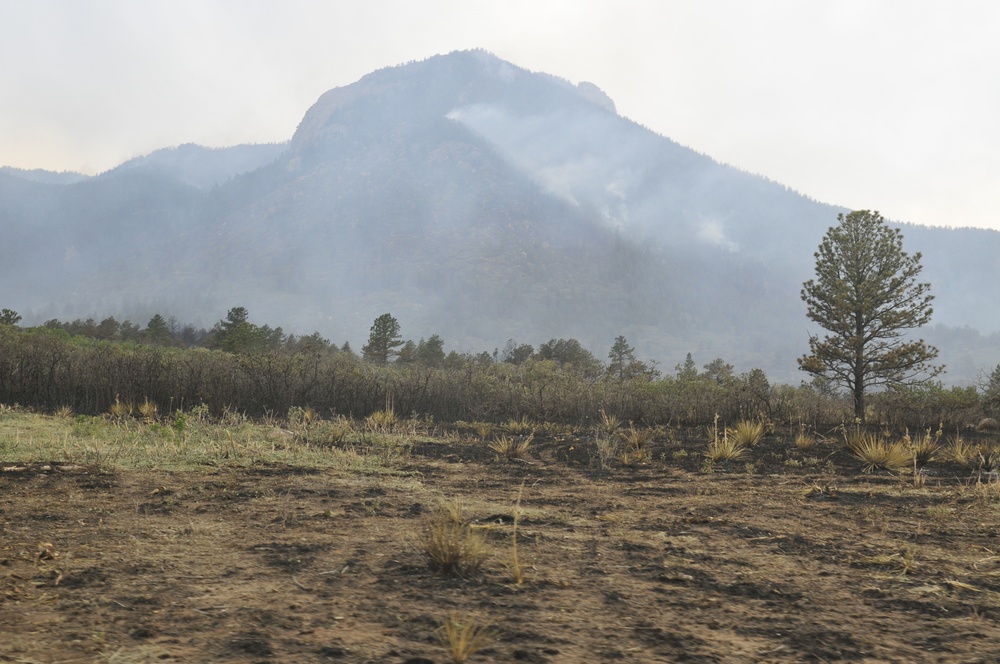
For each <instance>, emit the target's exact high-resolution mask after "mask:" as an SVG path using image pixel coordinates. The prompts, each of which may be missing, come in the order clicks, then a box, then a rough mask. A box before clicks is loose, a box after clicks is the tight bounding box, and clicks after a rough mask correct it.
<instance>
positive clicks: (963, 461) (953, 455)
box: [946, 434, 979, 468]
mask: <svg viewBox="0 0 1000 664" xmlns="http://www.w3.org/2000/svg"><path fill="white" fill-rule="evenodd" d="M978 454H979V450H978V448H977V447H976V446H975V445H973V444H971V443H969V442H968V441H967V440H965V439H964V438H962V436H961V435H959V434H956V435H955V437H954V438H952V439H951V443H950V444H949V445H948V447H947V449H946V455H947V458H949V459H951V460H952V461H954V462H955V463H957V464H959V465H961V466H965V467H966V468H971V467H972V465H973V463H974V462H975V460H976V458H977V456H978Z"/></svg>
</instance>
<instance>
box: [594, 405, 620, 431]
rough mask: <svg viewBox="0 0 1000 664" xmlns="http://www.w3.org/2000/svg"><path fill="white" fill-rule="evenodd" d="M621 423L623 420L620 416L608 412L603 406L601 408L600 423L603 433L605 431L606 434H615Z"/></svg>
mask: <svg viewBox="0 0 1000 664" xmlns="http://www.w3.org/2000/svg"><path fill="white" fill-rule="evenodd" d="M621 425H622V421H621V420H620V419H619V418H618V416H617V415H615V414H613V413H612V414H608V413H607V412H605V411H604V409H603V408H602V409H601V422H600V425H599V428H600V430H601V433H603V434H604V435H605V436H613V435H615V432H616V431H618V428H619V427H620V426H621Z"/></svg>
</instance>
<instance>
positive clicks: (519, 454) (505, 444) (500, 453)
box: [490, 434, 534, 461]
mask: <svg viewBox="0 0 1000 664" xmlns="http://www.w3.org/2000/svg"><path fill="white" fill-rule="evenodd" d="M533 439H534V434H532V435H529V436H528V437H527V438H522V439H520V440H518V439H517V438H514V437H511V436H500V437H499V438H497V439H496V440H494V441H492V442H491V443H490V449H491V450H493V451H494V452H496V455H497V458H498V459H501V460H503V461H516V460H518V459H524V458H526V457H527V456H528V450H529V449H530V448H531V441H532V440H533Z"/></svg>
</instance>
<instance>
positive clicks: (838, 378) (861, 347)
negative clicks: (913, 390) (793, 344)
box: [799, 210, 944, 422]
mask: <svg viewBox="0 0 1000 664" xmlns="http://www.w3.org/2000/svg"><path fill="white" fill-rule="evenodd" d="M837 221H839V222H840V225H838V226H834V227H832V228H830V230H828V231H827V233H826V236H825V237H824V238H823V242H822V244H820V246H819V251H817V252H816V254H815V255H816V278H815V279H810V280H809V281H807V282H805V283H804V284H803V285H802V299H803V300H804V301H805V303H806V305H807V307H808V310H807V315H808V316H809V318H811V319H812V320H813V321H814V322H816V323H818V324H819V325H820V326H821V327H822V328H823V329H825V330H826V331H827V332H829V334H827V335H826V336H825V337H822V338H820V337H819V336H814V335H810V336H809V354H808V355H804V356H802V357H800V358H799V368H800V369H802V370H803V371H806V372H808V373H810V374H813V375H814V376H822V377H825V378H828V379H830V380H832V381H833V382H834V383H836V384H839V385H841V386H843V387H846V388H847V389H848V390H849V391H850V392H851V394H852V395H853V396H854V415H855V417H856V418H858V419H859V420H861V421H862V422H863V421H864V419H865V391H866V390H867V389H868V388H869V387H875V386H881V385H886V386H898V385H908V384H916V383H920V382H925V381H927V380H929V379H931V378H933V377H934V376H936V375H937V374H939V373H940V372H941V371H942V370H943V368H944V367H941V366H933V365H931V364H930V361H931V360H933V359H934V358H936V357H937V355H938V351H937V349H936V348H934V347H933V346H929V345H927V344H926V343H924V341H923V340H922V339H921V340H918V341H910V340H907V339H905V338H904V333H905V332H907V331H908V330H913V329H916V328H918V327H921V326H922V325H925V324H926V323H927V322H928V321H930V318H931V313H932V312H933V310H932V309H931V306H930V303H931V300H932V299H933V296H932V295H930V294H929V293H928V291H929V290H930V284H926V283H917V276H918V275H919V274H920V271H921V270H922V269H923V268H922V266H921V265H920V254H919V253H916V254H914V255H912V256H910V255H909V254H907V253H906V252H905V251H903V234H902V232H900V231H899V229H896V228H890V227H889V226H887V225H886V223H885V220H884V219H883V218H882V216H881V215H880V214H879V213H878V212H870V211H868V210H857V211H855V212H851V213H850V214H848V215H846V216H845V215H843V214H840V215H837Z"/></svg>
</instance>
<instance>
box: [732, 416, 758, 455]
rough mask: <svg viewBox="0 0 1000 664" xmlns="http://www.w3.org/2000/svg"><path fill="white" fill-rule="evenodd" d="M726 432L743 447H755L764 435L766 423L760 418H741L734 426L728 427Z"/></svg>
mask: <svg viewBox="0 0 1000 664" xmlns="http://www.w3.org/2000/svg"><path fill="white" fill-rule="evenodd" d="M726 434H727V435H728V436H729V437H730V438H732V439H733V440H734V441H735V442H736V444H738V445H740V446H741V447H747V448H749V447H754V446H756V445H757V443H759V442H760V441H761V439H762V438H763V437H764V423H763V422H760V421H758V420H740V421H739V422H737V423H736V426H734V427H726Z"/></svg>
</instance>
